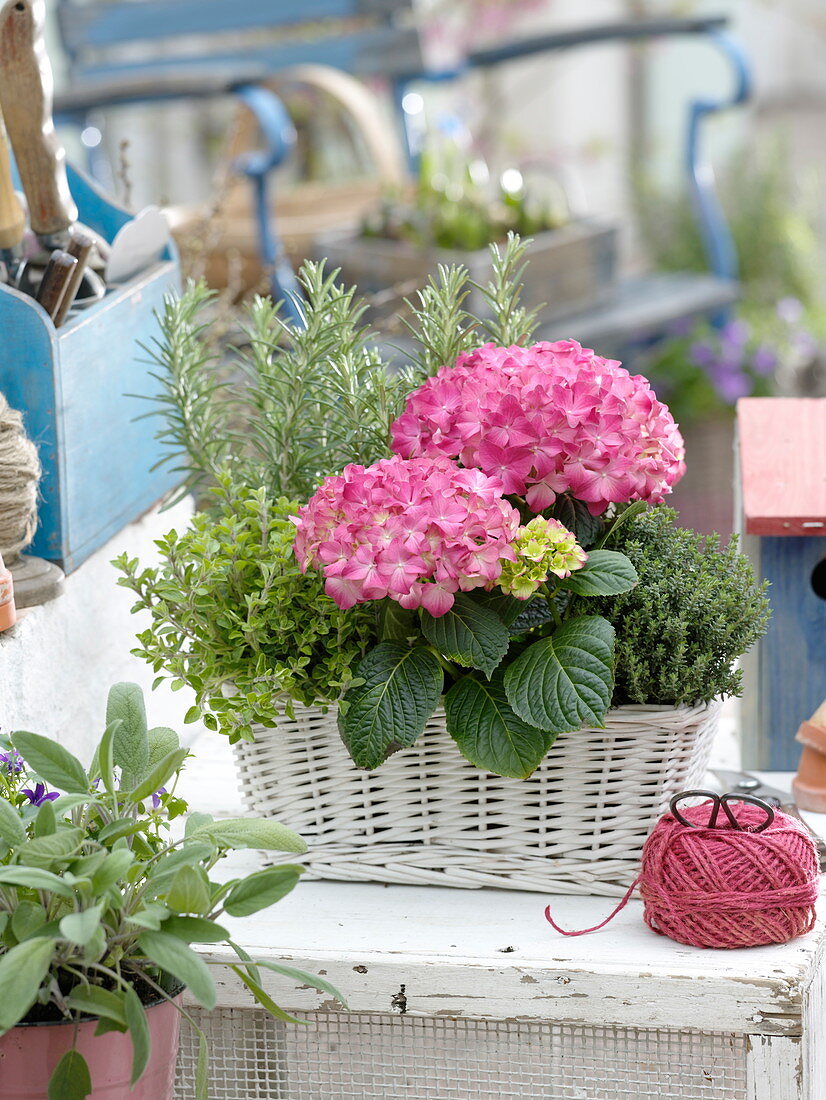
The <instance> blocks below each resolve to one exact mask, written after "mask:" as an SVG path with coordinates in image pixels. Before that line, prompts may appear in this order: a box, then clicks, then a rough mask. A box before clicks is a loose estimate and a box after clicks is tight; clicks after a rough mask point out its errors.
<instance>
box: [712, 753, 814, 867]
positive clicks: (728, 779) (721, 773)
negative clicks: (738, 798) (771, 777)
mask: <svg viewBox="0 0 826 1100" xmlns="http://www.w3.org/2000/svg"><path fill="white" fill-rule="evenodd" d="M711 770H712V772H713V774H714V775H716V776H717V779H718V780H719V781H720V783H721V784H722V786H723V787H725V788H726V789H727V791H728V792H729V793H730V794H738V795H739V794H749V795H752V796H753V797H755V798H759V799H760V800H761V801H763V802H766V803H768V805H769V806H773V807H774V808H775V809H776V810H780V811H781V813H784V814H788V815H789V817H793V818H795V820H796V821H799V822H800V823H801V824H802V825H803V827H804V829H805V830H806V832H807V833H808V834H809V836H810V837H811V838H812V840H813V841H814V842H815V846H816V847H817V854H818V858H819V860H820V869H821V871H826V842H824V840H823V837H821V836H820V835H819V834H818V833H816V832H815V831H814V829H812V827H811V826H810V825H809V824H808V823H807V822H806V821H804V820H803V818H802V816H801V814H800V810H798V808H797V806H796V805H795V802H794V798H793V797H792V795H791V794H790V793H789V791H781V790H780V788H779V787H772V786H771V784H769V783H764V782H763V780H762V779H759V778H758V777H757V776H756V775H751V774H750V773H749V772H737V771H729V770H727V769H726V768H712V769H711Z"/></svg>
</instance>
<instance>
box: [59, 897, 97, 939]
mask: <svg viewBox="0 0 826 1100" xmlns="http://www.w3.org/2000/svg"><path fill="white" fill-rule="evenodd" d="M102 912H103V904H102V903H101V904H99V905H92V906H90V907H89V908H88V909H84V910H83V911H82V912H80V913H69V914H68V915H67V916H65V917H64V918H63V919H62V920H61V922H60V934H61V935H62V936H63V938H64V939H66V940H70V941H71V942H72V943H76V944H79V945H80V946H81V947H85V946H86V944H88V943H91V942H92V939H93V937H94V935H95V933H96V932H97V930H98V928H100V917H101V913H102Z"/></svg>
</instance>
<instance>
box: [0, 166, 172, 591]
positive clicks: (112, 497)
mask: <svg viewBox="0 0 826 1100" xmlns="http://www.w3.org/2000/svg"><path fill="white" fill-rule="evenodd" d="M69 184H70V187H71V190H72V195H73V197H74V199H75V202H76V203H77V206H78V210H79V212H80V221H81V222H82V223H83V224H85V225H88V226H89V227H90V228H92V229H94V230H95V231H96V232H98V233H100V234H101V235H102V236H103V237H105V238H106V239H107V240H109V241H111V240H112V239H113V238H114V236H115V234H116V233H117V231H118V230H119V229H120V228H121V227H122V226H123V225H125V224H126V223H127V222H128V221H130V219H131V215H130V214H128V213H127V212H126V211H124V210H121V209H120V208H118V207H117V206H115V205H114V204H113V203H112V202H111V201H110V200H109V199H107V198H106V197H105V196H104V195H103V194H102V192H101V191H99V189H98V188H97V187H96V186H95V185H94V184H93V183H91V182H90V181H89V180H88V179H87V178H86V177H85V176H83V175H81V174H80V173H79V172H77V171H74V170H72V169H71V168H70V169H69ZM179 286H180V267H179V264H178V258H177V256H176V254H175V252H174V249H173V248H171V247H170V248H168V249H167V252H166V254H165V256H164V257H163V259H162V260H161V261H160V262H158V263H156V264H153V265H152V266H151V267H150V268H149V269H148V270H146V271H143V272H141V273H140V274H139V275H136V276H135V277H133V278H132V279H130V280H129V281H128V282H126V283H124V284H122V285H121V286H118V287H117V288H114V289H111V290H107V293H106V295H105V297H104V298H102V299H101V300H100V301H99V302H96V303H95V304H94V305H91V306H89V307H88V308H87V309H84V310H82V311H78V312H77V313H76V314H72V315H70V317H69V319H68V320H67V321H66V322H65V324H64V325H63V326H62V327H61V328H60V329H57V330H56V329H55V327H54V325H53V324H52V321H51V319H50V318H49V317H48V315H47V314H46V313H45V311H44V310H43V309H42V308H41V307H40V306H39V305H38V304H37V303H36V302H35V301H34V299H32V298H29V297H27V296H25V295H23V294H20V293H19V292H18V291H16V290H13V289H11V288H10V287H8V286H5V285H0V391H2V392H3V393H4V394H5V395H6V397H7V399H8V401H9V404H10V405H12V406H13V407H15V408H18V409H20V410H21V411H22V412H23V414H24V417H25V424H26V430H27V431H28V433H29V435H30V436H31V438H32V439H33V440H34V441H35V443H37V445H38V447H39V450H40V461H41V463H42V465H43V481H42V483H41V497H42V499H41V502H40V521H39V525H38V529H37V534H36V536H35V541H34V544H33V546H32V553H33V554H36V555H38V556H39V557H43V558H47V559H49V560H50V561H55V562H58V563H59V564H60V566H61V567H62V568H63V569H64V570H65V572H67V573H69V572H71V571H72V570H73V569H76V568H77V567H78V566H79V565H80V564H81V562H83V561H84V560H85V559H86V558H88V557H89V555H90V554H92V553H94V551H95V550H97V549H98V548H99V547H101V546H102V545H103V544H104V543H105V542H106V541H107V540H108V539H110V538H111V537H112V536H113V535H115V534H117V532H118V531H119V530H121V528H122V527H124V526H125V525H126V524H127V523H129V522H131V521H132V520H134V519H135V518H137V517H138V516H139V515H141V514H142V513H143V512H145V511H146V510H147V509H148V508H150V507H151V506H152V505H153V504H154V503H155V502H156V501H158V500H159V499H160V498H161V497H162V496H163V495H164V494H165V493H166V492H168V491H169V490H170V489H171V488H173V487H174V486H175V485H176V484H177V483H178V482H180V480H181V477H180V474H176V473H174V472H172V471H170V469H169V468H168V466H166V465H164V466H161V467H160V468H155V467H156V464H157V463H158V461H159V460H160V459H161V458H162V457H163V455H164V450H163V448H162V447H161V445H160V444H159V443H158V442H157V440H156V439H155V433H156V432H157V430H158V423H157V420H156V418H155V417H152V416H149V417H147V416H146V415H145V414H146V413H147V412H148V411H149V410H150V408H151V406H150V404H149V403H148V402H147V401H146V400H141V398H148V397H152V396H153V395H156V394H157V393H158V390H159V385H158V382H157V381H156V380H155V379H154V378H153V377H152V372H153V369H154V368H153V366H152V364H151V363H150V362H149V361H148V360H149V356H148V354H147V353H146V351H144V350H143V349H142V348H141V346H140V345H141V344H144V345H149V344H150V343H151V341H152V339H153V337H154V336H156V335H157V334H158V331H159V329H158V321H157V317H156V314H157V313H159V312H160V311H161V310H162V308H163V300H164V296H165V295H167V294H168V293H169V292H170V291H174V290H176V289H178V288H179Z"/></svg>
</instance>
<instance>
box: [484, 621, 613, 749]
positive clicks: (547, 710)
mask: <svg viewBox="0 0 826 1100" xmlns="http://www.w3.org/2000/svg"><path fill="white" fill-rule="evenodd" d="M613 645H614V628H613V627H612V626H611V624H610V623H609V622H607V621H606V620H605V619H603V618H601V617H600V616H599V615H582V616H580V617H579V618H576V619H570V620H569V621H568V622H566V623H564V624H563V625H562V626H561V627H560V628H559V629H558V630H556V631H555V632H554V633H553V634H552V635H551V636H550V637H549V638H543V639H542V640H541V641H539V642H534V643H533V645H531V646H529V647H528V649H526V650H525V652H524V653H523V654H522V655H521V656H520V657H518V658H517V659H516V660H515V661H514V662H513V664H511V665H510V666H509V667H508V669H507V671H506V672H505V691H506V692H507V697H508V701H509V702H510V704H511V706H512V707H513V709H514V710H515V711H516V713H517V714H518V715H519V717H520V718H523V719H524V720H525V721H526V722H528V723H529V724H530V725H532V726H537V727H538V728H539V729H542V730H547V731H548V732H550V733H562V732H564V731H566V730H575V729H579V727H580V726H581V725H582V724H583V723H587V724H588V725H592V726H600V725H602V721H603V719H604V717H605V712H606V711H607V710H608V707H609V706H610V703H611V692H612V690H613V686H614V673H613Z"/></svg>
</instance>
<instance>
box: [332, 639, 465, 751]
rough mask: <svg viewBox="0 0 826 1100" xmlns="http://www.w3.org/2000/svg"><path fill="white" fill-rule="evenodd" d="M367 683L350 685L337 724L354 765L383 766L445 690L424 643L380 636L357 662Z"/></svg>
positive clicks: (409, 740)
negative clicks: (384, 639)
mask: <svg viewBox="0 0 826 1100" xmlns="http://www.w3.org/2000/svg"><path fill="white" fill-rule="evenodd" d="M358 677H359V679H361V680H363V683H362V684H360V685H359V686H358V687H354V688H351V689H350V690H349V691H348V692H347V694H346V696H345V703H346V707H343V708H342V709H341V710H340V712H339V719H338V728H339V731H340V732H341V736H342V738H343V739H344V743H345V745H346V746H347V748H348V750H349V752H350V755H351V756H352V758H353V762H354V763H355V765H356V767H359V768H365V769H367V770H368V771H371V770H373V769H374V768H377V767H379V765H380V764H383V763H384V761H385V760H386V759H387V758H388V756H390V755H391V754H392V753H394V752H397V751H398V750H399V749H402V748H406V747H408V746H409V745H412V744H413V743H414V742H415V741H416V739H417V738H418V737H419V736H420V735H421V733H422V731H423V730H424V727H425V723H426V722H427V720H428V718H430V716H431V715H432V714H433V712H434V710H435V709H436V707H437V705H438V702H439V697H440V696H441V693H442V684H443V680H444V677H443V673H442V668H441V665H440V664H439V661H438V658H437V657H436V656H435V654H433V653H432V652H431V651H430V650H429V649H425V648H424V647H422V646H414V647H412V648H411V647H409V646H405V645H400V644H398V643H396V642H382V643H381V644H380V645H378V646H376V648H375V649H374V650H372V651H371V652H370V653H369V654H368V655H367V656H366V657H365V659H364V660H363V661H362V662H361V664H360V665H359V666H358Z"/></svg>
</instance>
